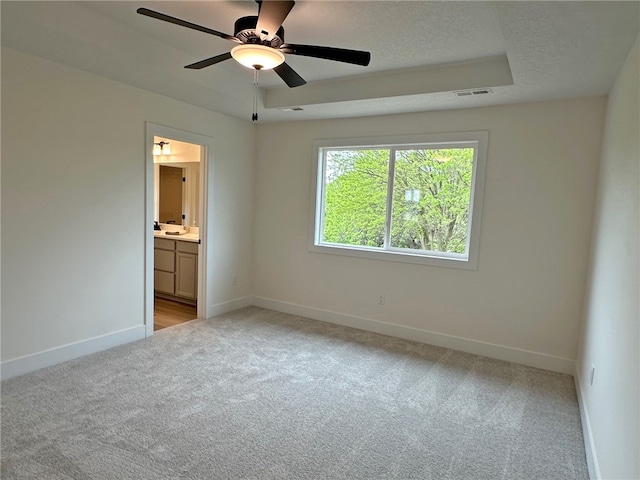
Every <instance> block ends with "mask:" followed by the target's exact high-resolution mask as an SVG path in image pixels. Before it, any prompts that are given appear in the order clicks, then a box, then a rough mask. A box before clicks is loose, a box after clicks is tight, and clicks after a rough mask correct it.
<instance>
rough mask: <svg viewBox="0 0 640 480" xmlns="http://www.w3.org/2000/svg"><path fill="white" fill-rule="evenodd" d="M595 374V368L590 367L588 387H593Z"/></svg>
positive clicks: (593, 366)
mask: <svg viewBox="0 0 640 480" xmlns="http://www.w3.org/2000/svg"><path fill="white" fill-rule="evenodd" d="M595 374H596V366H595V365H593V364H592V365H591V373H590V374H589V385H593V377H594V375H595Z"/></svg>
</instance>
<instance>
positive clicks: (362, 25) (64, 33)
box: [1, 0, 640, 122]
mask: <svg viewBox="0 0 640 480" xmlns="http://www.w3.org/2000/svg"><path fill="white" fill-rule="evenodd" d="M139 7H147V8H150V9H152V10H157V11H160V12H162V13H165V14H168V15H171V16H175V17H178V18H182V19H184V20H187V21H190V22H193V23H197V24H200V25H203V26H206V27H209V28H212V29H215V30H218V31H222V32H225V33H229V34H233V23H234V21H235V20H236V19H237V18H238V17H241V16H246V15H255V14H256V12H257V5H256V3H255V2H254V1H253V0H245V1H229V0H218V1H209V2H204V1H200V2H193V1H173V2H162V1H152V2H150V1H140V2H131V1H124V2H123V1H105V2H102V1H88V2H79V1H74V2H53V1H44V2H25V1H17V2H12V1H5V0H3V1H2V2H1V8H2V16H1V20H2V29H1V33H2V45H4V46H8V47H11V48H14V49H16V50H20V51H24V52H27V53H32V54H35V55H37V56H41V57H44V58H48V59H51V60H54V61H55V62H58V63H62V64H66V65H70V66H72V67H76V68H79V69H81V70H85V71H88V72H91V73H95V74H97V75H101V76H104V77H107V78H110V79H113V80H116V81H119V82H123V83H126V84H129V85H133V86H136V87H139V88H143V89H146V90H149V91H152V92H156V93H159V94H162V95H165V96H168V97H172V98H175V99H178V100H181V101H183V102H186V103H190V104H193V105H198V106H201V107H204V108H208V109H211V110H215V111H218V112H221V113H225V114H229V115H233V116H236V117H239V118H242V119H246V120H249V119H250V116H251V109H252V101H253V100H252V95H253V74H252V72H251V71H250V70H248V69H246V68H244V67H242V66H240V65H238V64H237V63H236V62H235V61H234V60H227V61H225V62H223V63H220V64H218V65H214V66H211V67H208V68H206V69H203V70H185V69H184V68H183V66H184V65H187V64H189V63H193V62H195V61H198V60H202V59H204V58H208V57H211V56H214V55H217V54H220V53H224V52H227V51H229V50H230V48H231V47H233V46H234V44H233V43H231V42H229V41H226V40H223V39H220V38H218V37H215V36H211V35H207V34H205V33H202V32H198V31H194V30H190V29H187V28H184V27H180V26H176V25H172V24H169V23H165V22H161V21H159V20H156V19H152V18H148V17H145V16H142V15H138V14H137V13H136V9H137V8H139ZM639 19H640V2H638V1H627V2H609V1H605V2H580V1H570V2H553V1H551V2H528V1H517V2H480V1H477V2H454V1H446V2H430V1H392V2H387V1H349V2H343V1H320V0H306V1H305V0H298V1H297V2H296V5H295V7H294V8H293V10H292V12H291V13H290V14H289V16H288V17H287V19H286V20H285V22H284V28H285V39H286V41H287V42H290V43H302V44H313V45H326V46H332V47H341V48H351V49H357V50H367V51H370V52H371V64H370V65H369V66H368V67H361V66H355V65H347V64H342V63H338V62H330V61H327V60H321V59H315V58H306V57H300V56H295V55H288V56H287V63H288V64H289V65H290V66H291V67H293V68H294V69H295V70H296V71H297V72H298V73H299V74H300V75H301V76H302V77H304V78H305V79H306V80H307V82H308V83H307V85H304V86H302V87H297V88H294V89H290V88H288V87H286V86H285V85H284V84H283V82H282V81H281V80H280V79H279V77H277V75H276V74H275V73H273V72H269V71H267V72H262V74H261V77H260V85H261V106H260V108H259V112H260V121H261V122H266V121H287V120H297V119H311V118H339V117H352V116H362V115H375V114H386V113H400V112H415V111H425V110H439V109H451V108H466V107H474V106H484V105H495V104H505V103H516V102H525V101H538V100H545V99H558V98H570V97H578V96H587V95H601V94H606V93H608V92H609V89H610V88H611V85H612V83H613V80H614V79H615V77H616V75H617V73H618V71H619V70H620V68H621V66H622V64H623V62H624V60H625V58H626V56H627V54H628V52H629V50H630V48H631V46H632V45H633V42H634V41H635V39H636V38H637V36H638V32H639V23H640V22H639ZM2 77H3V80H4V78H5V72H4V71H3V72H2ZM485 87H489V88H491V91H492V93H491V94H489V95H478V96H472V97H464V98H459V97H457V96H455V95H454V94H452V93H451V92H452V91H454V90H464V89H472V88H485ZM292 106H296V107H298V106H299V107H302V109H303V110H302V111H296V112H291V111H281V110H280V109H281V108H286V107H292Z"/></svg>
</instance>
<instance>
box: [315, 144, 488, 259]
mask: <svg viewBox="0 0 640 480" xmlns="http://www.w3.org/2000/svg"><path fill="white" fill-rule="evenodd" d="M487 138H488V134H487V132H468V133H454V134H438V135H422V136H411V137H400V138H374V139H356V140H335V141H331V140H327V141H319V142H316V143H315V145H314V148H315V153H316V155H317V157H316V158H317V162H315V163H316V165H315V167H316V170H315V180H316V189H315V192H314V196H315V198H314V202H313V205H314V207H315V208H314V212H313V216H314V219H315V221H314V222H313V232H312V238H313V244H312V246H311V250H312V251H317V252H323V253H335V254H340V255H353V256H360V257H367V258H378V259H384V260H395V261H401V262H411V263H422V264H429V265H438V266H453V267H458V268H468V269H473V268H476V263H477V250H478V242H479V229H480V215H481V212H482V189H483V185H484V164H485V156H486V148H487Z"/></svg>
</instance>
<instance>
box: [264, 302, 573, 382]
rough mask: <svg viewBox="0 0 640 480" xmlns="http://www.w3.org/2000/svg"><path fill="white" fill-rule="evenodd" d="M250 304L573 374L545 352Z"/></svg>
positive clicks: (565, 361) (568, 364)
mask: <svg viewBox="0 0 640 480" xmlns="http://www.w3.org/2000/svg"><path fill="white" fill-rule="evenodd" d="M252 304H253V305H255V306H258V307H262V308H267V309H270V310H276V311H278V312H283V313H289V314H292V315H298V316H302V317H306V318H311V319H313V320H320V321H323V322H329V323H335V324H338V325H343V326H345V327H351V328H357V329H359V330H366V331H368V332H374V333H379V334H382V335H388V336H391V337H397V338H403V339H405V340H412V341H415V342H421V343H426V344H429V345H435V346H438V347H444V348H450V349H452V350H458V351H461V352H467V353H472V354H475V355H481V356H484V357H490V358H495V359H498V360H505V361H507V362H513V363H519V364H522V365H527V366H530V367H535V368H541V369H544V370H551V371H553V372H558V373H566V374H569V375H573V373H574V370H575V362H574V361H573V360H571V359H569V358H563V357H556V356H554V355H547V354H545V353H538V352H531V351H529V350H521V349H519V348H513V347H506V346H503V345H495V344H492V343H487V342H481V341H478V340H472V339H469V338H462V337H455V336H453V335H446V334H442V333H436V332H430V331H428V330H421V329H417V328H412V327H405V326H402V325H394V324H391V323H386V322H381V321H379V320H372V319H369V318H363V317H356V316H354V315H347V314H344V313H338V312H332V311H330V310H323V309H320V308H314V307H306V306H304V305H298V304H294V303H288V302H282V301H280V300H273V299H270V298H264V297H258V296H254V297H253V302H252Z"/></svg>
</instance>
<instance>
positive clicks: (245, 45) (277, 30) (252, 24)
mask: <svg viewBox="0 0 640 480" xmlns="http://www.w3.org/2000/svg"><path fill="white" fill-rule="evenodd" d="M256 2H257V3H258V15H257V16H255V15H253V16H248V17H241V18H239V19H238V20H236V22H235V26H234V31H233V35H228V34H226V33H222V32H218V31H217V30H213V29H211V28H207V27H203V26H201V25H197V24H195V23H191V22H187V21H186V20H181V19H179V18H176V17H172V16H169V15H166V14H164V13H160V12H156V11H153V10H149V9H148V8H139V9H138V10H137V12H138V13H139V14H141V15H145V16H147V17H151V18H155V19H158V20H162V21H165V22H169V23H173V24H175V25H180V26H182V27H187V28H191V29H193V30H198V31H200V32H204V33H208V34H210V35H215V36H216V37H220V38H224V39H225V40H230V41H232V42H234V43H237V44H238V45H237V46H236V47H234V48H232V49H231V51H230V52H227V53H222V54H220V55H216V56H215V57H211V58H207V59H205V60H201V61H199V62H196V63H192V64H190V65H187V66H185V67H184V68H190V69H201V68H205V67H209V66H211V65H215V64H216V63H220V62H222V61H224V60H228V59H230V58H234V59H235V60H237V61H238V62H239V63H241V64H242V65H244V66H246V67H249V68H252V69H254V84H255V85H256V86H257V81H258V72H259V71H260V70H268V69H273V71H274V72H276V73H277V74H278V76H279V77H280V78H281V79H282V80H284V82H285V83H286V84H287V85H288V86H289V87H291V88H293V87H299V86H301V85H304V84H305V83H307V82H306V81H305V80H304V79H303V78H302V77H301V76H300V75H298V73H297V72H296V71H295V70H294V69H293V68H291V67H290V66H289V65H288V64H287V63H286V62H285V56H284V54H285V53H286V54H291V55H302V56H305V57H315V58H322V59H325V60H333V61H336V62H344V63H351V64H354V65H362V66H367V65H369V61H370V60H371V54H370V53H369V52H364V51H360V50H348V49H344V48H333V47H323V46H318V45H299V44H294V43H285V42H284V28H283V27H282V23H283V22H284V20H285V18H287V15H289V12H290V11H291V9H292V8H293V6H294V5H295V2H294V1H293V0H256ZM256 103H257V100H256V99H255V98H254V113H253V120H257V113H256V111H255V110H256Z"/></svg>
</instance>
